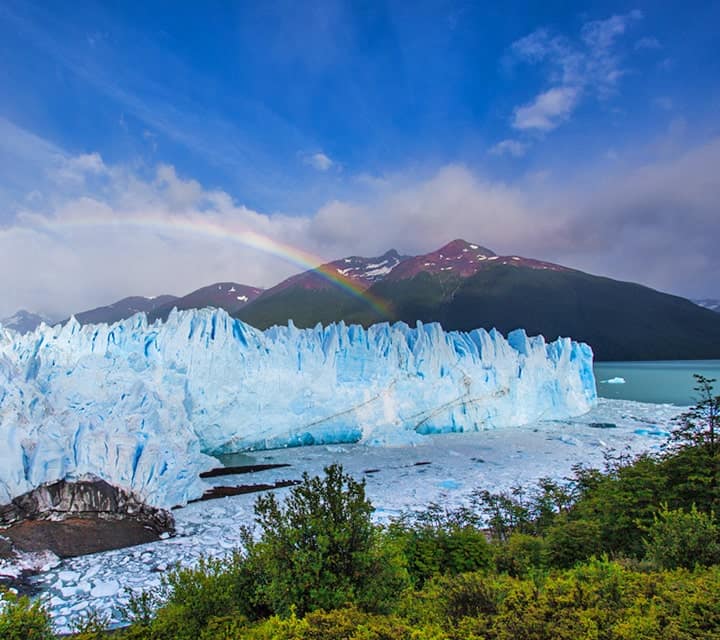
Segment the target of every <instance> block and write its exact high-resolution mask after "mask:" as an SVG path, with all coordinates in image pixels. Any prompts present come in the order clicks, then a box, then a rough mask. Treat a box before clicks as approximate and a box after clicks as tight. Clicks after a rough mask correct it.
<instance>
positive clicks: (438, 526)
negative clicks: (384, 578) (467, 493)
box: [388, 504, 492, 586]
mask: <svg viewBox="0 0 720 640" xmlns="http://www.w3.org/2000/svg"><path fill="white" fill-rule="evenodd" d="M388 535H389V537H390V539H392V540H395V541H397V543H398V544H399V546H400V548H401V550H402V553H403V555H404V557H405V560H406V563H407V570H408V573H409V574H410V579H411V580H412V582H413V584H414V585H415V586H422V585H423V584H424V582H425V581H426V580H428V579H430V578H431V577H433V576H436V575H444V574H450V575H456V574H458V573H464V572H467V571H476V570H478V569H484V568H488V567H489V566H490V564H491V562H492V549H491V547H490V544H489V543H488V540H487V535H486V533H485V532H484V531H483V530H482V529H481V528H480V527H479V525H478V519H477V517H475V516H473V515H472V514H470V513H468V512H467V511H466V510H464V509H459V510H455V511H447V510H445V509H443V508H442V507H440V506H439V505H437V504H431V505H430V506H429V507H428V508H427V509H426V510H425V511H424V512H422V513H419V514H414V515H410V514H405V515H404V516H402V517H401V518H399V519H398V520H396V521H395V522H393V523H392V524H391V525H390V527H389V530H388Z"/></svg>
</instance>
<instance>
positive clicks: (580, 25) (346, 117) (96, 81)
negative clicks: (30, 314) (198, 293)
mask: <svg viewBox="0 0 720 640" xmlns="http://www.w3.org/2000/svg"><path fill="white" fill-rule="evenodd" d="M34 4H35V6H32V5H31V4H30V3H26V2H15V1H12V0H10V1H8V0H0V86H2V87H3V90H2V92H0V134H2V135H1V136H0V170H1V173H0V225H2V226H0V246H2V244H3V242H5V243H7V244H8V246H10V245H12V246H14V247H16V246H18V243H22V242H25V243H26V246H32V247H35V248H36V249H37V252H38V253H39V254H42V255H45V254H47V255H48V257H47V258H45V259H44V262H43V261H42V260H40V261H39V263H38V264H35V263H33V264H27V263H24V264H23V267H22V269H20V268H19V267H18V264H17V263H18V261H20V260H21V259H22V256H16V255H14V254H13V255H11V253H10V252H9V251H5V252H4V253H5V255H6V258H5V263H6V264H5V268H4V272H5V276H3V277H4V278H5V279H6V283H5V286H6V291H8V292H10V294H11V295H9V296H7V298H8V300H7V302H6V303H4V304H6V305H8V306H9V307H11V306H32V307H34V308H36V309H40V308H41V307H42V308H43V309H42V310H45V311H47V312H51V313H64V312H65V311H67V310H72V308H67V307H72V305H81V306H82V305H91V304H93V303H97V304H100V303H103V302H109V301H111V300H112V299H113V296H116V295H125V294H131V293H144V294H158V293H164V292H172V293H183V292H184V291H187V290H189V289H191V288H193V286H196V285H197V286H200V285H202V284H207V283H208V282H210V281H212V280H213V279H221V278H222V279H233V280H239V281H249V283H251V284H256V283H257V284H260V285H269V284H272V283H273V281H274V280H276V279H277V278H279V277H283V276H285V275H288V274H289V273H291V272H292V271H293V270H294V269H296V268H297V266H293V265H291V264H287V263H283V262H282V261H278V260H277V258H272V257H270V256H265V255H259V254H258V253H257V252H256V251H254V250H251V249H248V250H242V251H239V250H238V248H237V247H236V246H233V247H218V246H216V245H212V244H211V245H208V241H207V239H197V241H194V239H193V238H188V237H185V236H182V237H175V236H172V234H170V235H166V236H163V237H162V238H160V239H158V238H140V239H138V238H136V237H130V234H128V236H127V237H125V238H124V239H123V241H120V240H117V241H116V242H115V243H114V244H113V243H110V244H112V245H113V246H110V247H107V250H108V254H107V255H108V256H112V255H115V254H113V250H114V251H116V252H117V258H114V259H113V263H114V264H117V263H118V261H124V260H128V261H140V262H141V263H144V265H145V266H146V267H148V266H149V267H150V269H146V272H145V273H144V274H143V273H142V270H141V269H133V270H131V271H132V273H127V272H126V273H123V272H122V270H118V269H117V268H115V269H113V268H112V267H111V266H108V267H106V268H103V269H101V270H100V271H99V272H98V273H96V274H93V276H92V277H89V276H88V275H87V273H86V269H83V268H82V265H84V264H85V265H86V264H87V262H88V261H92V260H97V259H99V256H98V255H96V254H95V251H96V247H97V244H98V242H99V241H100V242H102V241H101V240H99V238H98V237H92V235H91V233H90V231H88V232H87V233H86V234H84V235H83V234H77V233H75V234H71V235H67V236H64V235H62V234H61V236H60V237H58V236H57V235H56V236H55V237H53V238H50V237H49V235H48V233H47V230H46V229H43V226H44V225H45V223H46V222H47V221H48V220H56V219H61V218H63V216H71V215H74V212H77V211H79V210H89V209H88V208H90V209H92V213H91V214H88V215H92V216H96V217H97V216H110V217H117V218H122V216H123V215H130V213H132V214H133V215H142V214H143V212H144V211H148V212H151V211H152V212H154V213H153V215H162V216H167V217H168V219H171V218H172V217H173V216H202V215H204V216H208V217H210V218H212V220H213V221H214V222H215V223H221V224H222V223H224V222H225V221H230V222H228V224H240V225H244V226H245V227H248V228H252V229H255V230H256V231H259V232H262V233H265V234H267V235H269V236H271V237H274V238H276V239H278V240H282V241H284V242H294V243H296V244H297V245H298V246H300V247H302V248H304V249H306V250H308V251H311V252H313V253H315V254H318V255H319V256H322V257H327V258H335V257H338V256H340V255H345V254H347V253H368V252H381V251H382V250H384V249H386V248H388V247H390V246H397V248H398V249H400V250H403V251H408V252H415V251H422V250H430V249H433V248H435V247H436V246H438V245H439V244H440V243H442V242H444V241H447V240H450V239H452V237H455V236H462V237H466V238H467V239H469V240H474V241H478V242H482V243H483V244H485V245H489V246H491V247H493V248H497V249H498V250H501V251H507V252H515V253H525V254H527V255H533V256H535V257H540V258H545V259H555V260H558V261H564V262H565V263H566V264H570V265H571V266H576V267H578V268H583V269H587V270H590V271H593V272H596V273H603V274H607V275H611V276H613V277H620V278H624V279H630V280H636V281H640V282H644V283H646V284H650V285H652V286H655V287H658V288H662V289H664V290H668V291H672V292H675V293H679V294H682V295H698V296H704V295H708V296H711V295H720V289H718V288H717V285H716V284H715V281H714V275H713V274H714V273H715V272H717V268H718V266H720V265H719V264H718V262H717V258H715V257H714V253H716V251H715V250H714V247H713V246H712V243H711V242H709V241H708V236H712V235H713V234H715V237H716V238H717V237H720V229H719V228H718V221H717V220H718V218H720V212H718V210H717V204H715V203H716V202H717V198H716V196H717V195H718V191H720V185H718V177H717V171H710V170H709V167H708V166H707V165H708V163H712V162H714V160H715V159H716V157H717V158H720V151H719V147H720V144H718V136H720V115H719V113H720V53H719V52H720V35H719V33H718V29H717V25H718V24H720V3H718V2H682V3H680V2H668V3H662V4H661V3H633V4H627V3H613V2H604V3H598V2H591V3H557V2H536V3H519V2H514V3H513V2H503V3H496V4H495V6H489V5H490V3H471V2H419V3H407V2H388V3H385V2H307V3H296V2H263V3H239V2H238V3H231V2H226V3H221V2H209V3H206V5H207V6H205V7H203V8H202V9H200V8H199V6H198V5H193V4H191V3H177V2H147V3H142V5H140V4H139V3H127V2H106V3H90V2H74V3H60V2H48V3H34ZM163 176H164V177H163ZM208 194H222V196H223V198H224V199H223V200H222V203H221V204H218V202H220V201H219V200H217V199H213V198H208ZM178 198H180V199H178ZM183 198H184V199H183ZM210 201H212V202H210ZM209 202H210V203H209ZM149 214H150V213H148V215H149ZM380 229H382V232H381V231H379V230H380ZM2 234H4V236H5V237H4V238H3V237H2ZM679 234H680V236H679ZM446 236H447V237H446ZM685 236H687V237H685ZM153 240H154V241H155V244H153ZM157 243H160V244H162V245H163V246H165V247H166V248H167V253H166V254H165V253H163V251H161V250H158V249H157ZM678 243H685V249H684V250H683V251H682V257H680V256H677V257H676V260H675V263H674V264H673V265H669V264H668V261H667V251H668V249H669V247H670V246H671V245H674V246H677V244H678ZM179 251H182V252H184V253H185V255H186V257H187V256H191V257H192V261H194V262H195V263H196V264H201V265H204V266H203V267H200V268H195V269H193V270H189V271H186V270H183V269H178V268H175V266H174V263H173V258H172V257H171V255H172V254H173V253H177V252H179ZM158 254H160V255H158ZM678 261H681V264H678ZM73 265H74V266H73ZM58 266H59V268H58ZM0 267H3V265H2V258H0ZM13 268H14V270H15V274H8V270H12V269H13ZM73 269H75V270H73ZM20 271H22V275H21V276H20V275H19V274H20ZM51 272H52V274H51V275H48V274H49V273H51ZM148 272H150V273H148ZM12 275H14V276H16V277H12ZM0 284H3V283H2V282H0ZM2 309H3V307H0V310H2Z"/></svg>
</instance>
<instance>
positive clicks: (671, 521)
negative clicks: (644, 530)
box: [644, 505, 720, 569]
mask: <svg viewBox="0 0 720 640" xmlns="http://www.w3.org/2000/svg"><path fill="white" fill-rule="evenodd" d="M644 543H645V556H646V558H647V559H648V560H650V561H651V562H653V563H654V564H655V565H656V566H657V567H659V568H661V569H677V568H679V567H683V568H685V569H692V568H693V567H694V566H695V565H696V564H699V565H701V566H710V565H713V564H718V563H720V528H718V526H717V524H715V522H714V518H713V516H712V514H711V515H708V514H705V513H701V512H699V511H698V510H697V509H696V508H695V505H693V506H692V508H691V509H690V511H689V512H685V511H683V510H682V509H676V510H674V511H669V510H668V508H667V505H665V506H664V507H663V509H662V511H660V512H659V513H658V514H657V515H656V516H655V521H654V522H653V524H652V526H651V527H650V528H649V529H648V535H647V538H646V539H645V540H644Z"/></svg>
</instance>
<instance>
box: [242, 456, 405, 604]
mask: <svg viewBox="0 0 720 640" xmlns="http://www.w3.org/2000/svg"><path fill="white" fill-rule="evenodd" d="M371 514H372V505H371V504H370V502H369V501H368V500H367V499H366V498H365V483H364V482H356V481H355V480H354V479H353V478H352V477H351V476H349V475H346V474H344V473H343V470H342V467H341V466H339V465H331V466H329V467H327V468H326V469H325V477H324V478H319V477H316V478H310V477H309V476H308V474H307V473H306V474H304V475H303V481H302V483H301V484H300V485H298V486H296V487H294V488H293V489H292V490H291V492H290V495H289V496H288V497H287V499H286V500H285V504H284V505H283V506H280V504H279V503H278V501H277V499H276V497H275V495H274V494H267V495H264V496H261V497H260V498H258V500H257V502H256V503H255V515H256V520H257V522H258V524H260V525H261V526H262V528H263V532H262V537H261V539H260V541H259V542H257V543H253V542H252V541H250V540H248V542H247V544H248V561H249V563H250V565H251V566H253V567H256V568H257V576H258V578H260V584H259V587H258V588H259V591H260V600H262V601H263V602H265V603H266V604H267V605H268V606H269V608H270V610H272V611H273V612H275V613H279V614H282V615H288V614H289V613H290V611H291V610H295V611H297V613H298V614H300V615H303V614H305V613H306V612H309V611H314V610H316V609H326V610H329V609H335V608H338V607H342V606H344V605H347V604H349V603H355V604H357V605H358V606H360V607H361V608H363V609H365V610H368V611H380V610H384V609H387V608H388V607H390V606H391V605H392V603H393V601H394V600H396V599H397V598H398V596H399V595H400V594H401V592H402V590H403V589H404V588H405V586H406V585H407V575H406V572H405V571H404V569H403V567H402V559H401V558H400V557H399V555H398V554H397V553H396V550H395V548H394V547H393V546H392V545H388V544H383V539H382V537H381V536H380V534H379V532H378V530H377V529H376V527H375V526H374V525H373V523H372V520H371Z"/></svg>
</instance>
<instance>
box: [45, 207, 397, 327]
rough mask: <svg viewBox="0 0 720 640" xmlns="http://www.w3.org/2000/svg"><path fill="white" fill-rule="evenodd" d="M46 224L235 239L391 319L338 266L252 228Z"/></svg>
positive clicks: (134, 220) (134, 221)
mask: <svg viewBox="0 0 720 640" xmlns="http://www.w3.org/2000/svg"><path fill="white" fill-rule="evenodd" d="M43 227H46V228H49V229H54V230H56V231H61V230H71V229H74V228H79V229H84V228H99V227H105V228H110V229H115V230H118V229H122V228H139V229H143V230H152V231H156V232H161V233H162V232H166V233H167V232H175V233H177V232H181V233H185V234H188V235H200V236H203V237H206V238H214V239H217V240H220V241H222V242H233V243H235V244H239V245H242V246H243V247H249V248H251V249H256V250H258V251H263V252H265V253H267V254H269V255H273V256H276V257H278V258H280V259H282V260H285V261H286V262H289V263H291V264H293V265H295V266H297V267H299V268H300V269H302V270H304V271H307V270H313V271H315V272H316V273H317V274H319V275H320V276H322V277H323V278H325V279H326V280H327V281H328V282H330V283H331V284H332V285H334V286H336V287H338V288H339V289H341V290H343V291H346V292H347V293H349V294H350V295H352V296H354V297H356V298H358V299H360V300H362V301H363V302H364V303H366V304H367V305H368V306H370V307H371V308H372V309H373V310H374V311H376V312H377V313H378V314H380V316H381V317H382V318H388V319H389V318H390V317H392V311H391V307H390V305H389V304H388V303H387V302H386V301H385V300H383V299H382V298H379V297H378V296H376V295H374V294H372V293H370V292H369V291H367V290H366V289H365V288H363V287H362V286H361V285H360V284H359V283H357V282H356V281H354V280H352V279H351V278H348V277H347V276H344V275H343V274H342V273H339V272H338V270H337V269H336V268H335V267H333V266H331V265H328V264H324V260H323V258H321V257H319V256H316V255H313V254H312V253H309V252H307V251H304V250H302V249H299V248H298V247H294V246H292V245H289V244H284V243H282V242H278V241H277V240H273V239H272V238H270V237H269V236H266V235H263V234H261V233H258V232H256V231H251V230H250V229H232V228H228V227H225V226H222V225H219V224H217V223H215V222H212V221H210V220H203V219H190V218H184V219H174V220H168V219H166V218H162V217H152V216H142V217H139V216H128V217H123V218H121V219H117V218H114V219H102V218H82V217H77V218H75V217H74V218H70V219H66V220H48V221H47V222H45V223H44V224H43Z"/></svg>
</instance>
